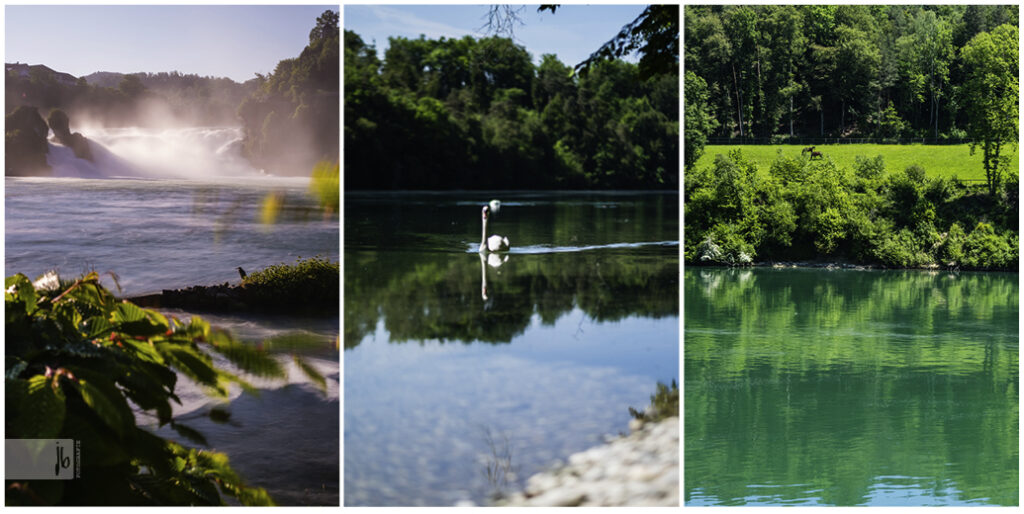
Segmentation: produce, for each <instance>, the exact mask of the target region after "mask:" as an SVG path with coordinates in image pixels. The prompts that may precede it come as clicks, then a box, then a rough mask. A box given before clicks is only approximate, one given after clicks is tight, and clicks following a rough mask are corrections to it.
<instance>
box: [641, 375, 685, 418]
mask: <svg viewBox="0 0 1024 514" xmlns="http://www.w3.org/2000/svg"><path fill="white" fill-rule="evenodd" d="M629 414H630V415H631V416H633V417H634V418H636V419H639V420H642V421H661V420H663V419H665V418H673V417H676V418H677V417H679V385H677V384H676V381H675V380H673V381H672V385H665V384H662V383H661V382H658V386H657V391H655V393H654V394H652V395H651V405H650V406H649V407H647V408H646V409H644V410H642V411H639V410H636V409H634V408H633V407H630V408H629Z"/></svg>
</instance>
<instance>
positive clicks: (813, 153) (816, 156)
mask: <svg viewBox="0 0 1024 514" xmlns="http://www.w3.org/2000/svg"><path fill="white" fill-rule="evenodd" d="M815 158H818V159H824V158H825V157H824V156H822V155H821V152H815V151H812V152H811V159H810V160H812V161H813V160H814V159H815Z"/></svg>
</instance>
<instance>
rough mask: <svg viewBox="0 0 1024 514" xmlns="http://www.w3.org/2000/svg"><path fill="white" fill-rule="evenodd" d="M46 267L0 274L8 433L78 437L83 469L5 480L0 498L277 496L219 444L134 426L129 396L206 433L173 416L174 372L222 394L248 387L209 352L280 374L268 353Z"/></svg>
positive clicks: (60, 501) (107, 501)
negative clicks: (246, 476)
mask: <svg viewBox="0 0 1024 514" xmlns="http://www.w3.org/2000/svg"><path fill="white" fill-rule="evenodd" d="M44 278H46V279H45V280H40V281H37V284H39V285H38V286H36V285H34V284H33V283H31V282H30V281H29V279H28V278H27V277H25V276H24V275H21V274H18V275H14V276H12V277H8V278H7V279H6V282H5V286H6V291H5V293H4V304H5V307H6V325H5V328H6V333H5V335H6V345H5V350H6V359H5V371H6V381H5V393H6V394H5V416H6V419H5V423H6V437H7V438H10V439H15V438H17V439H54V438H60V439H74V440H76V441H80V444H81V448H82V454H83V456H84V458H83V459H82V461H81V475H80V477H79V478H77V479H75V480H74V481H70V482H67V483H66V484H65V483H63V482H57V481H48V480H41V481H33V480H29V481H20V482H14V481H10V480H9V481H8V482H7V484H8V487H7V494H6V502H7V505H24V504H35V505H38V504H44V505H217V504H223V503H224V500H223V498H222V496H229V497H234V498H237V499H238V501H240V502H241V503H242V504H245V505H271V504H273V502H272V500H271V499H270V497H269V496H268V495H267V493H266V491H265V490H263V489H261V488H252V487H248V486H246V485H245V484H244V483H243V482H242V480H241V479H240V477H239V476H238V475H237V474H236V473H235V472H234V471H233V470H232V469H231V467H230V465H229V464H228V458H227V456H225V455H224V454H221V453H216V452H210V451H204V450H197V449H193V448H187V447H185V446H183V445H181V444H178V443H175V442H172V441H169V440H166V439H163V438H160V437H157V436H155V435H153V434H152V433H150V432H148V431H146V430H143V429H142V428H140V427H139V426H138V425H137V424H136V421H135V413H134V412H133V406H134V407H135V408H137V409H140V410H142V411H144V412H145V413H147V414H149V415H152V416H153V417H154V418H155V419H156V420H157V421H158V423H159V424H160V425H161V426H162V425H168V424H169V425H170V427H171V428H173V429H174V430H176V431H177V432H178V433H179V434H180V435H181V436H182V437H184V438H187V439H188V440H191V441H193V442H196V443H198V444H206V443H205V440H204V439H203V436H202V434H200V433H199V432H197V431H195V430H193V429H191V428H189V427H187V426H185V425H182V424H180V423H179V422H178V421H177V420H175V419H174V418H173V417H172V411H171V404H170V402H171V400H174V401H175V402H179V400H178V397H177V396H175V394H174V390H175V384H176V382H177V378H178V376H177V374H176V373H175V372H176V371H177V372H179V373H181V374H184V375H185V376H187V377H189V378H190V379H192V380H193V381H195V382H196V383H198V384H200V385H203V386H206V387H207V388H208V390H209V392H210V394H213V395H216V396H220V397H226V396H227V393H228V386H229V385H230V384H238V385H240V386H242V387H243V388H246V389H248V390H252V386H251V385H249V384H248V383H247V382H246V381H245V380H243V379H242V378H240V377H239V376H236V375H234V374H232V373H229V372H227V371H225V370H223V369H221V368H218V367H216V366H215V365H214V364H213V359H212V356H211V354H210V353H209V352H211V351H212V352H215V353H217V354H219V355H220V356H222V357H224V358H226V359H227V360H228V361H230V362H231V363H233V364H234V365H236V366H238V367H239V368H240V369H242V370H243V371H245V372H248V373H252V374H255V375H258V376H264V377H275V378H280V377H283V376H284V370H283V368H282V367H281V366H280V364H279V363H278V362H277V361H276V360H274V359H273V358H272V357H271V356H269V355H268V354H266V353H264V352H263V351H260V350H256V349H253V348H251V347H249V346H246V345H244V344H242V343H239V342H237V341H235V340H234V339H232V338H231V336H230V335H229V334H227V333H226V332H223V331H219V330H216V329H212V328H211V327H210V325H209V324H207V323H206V322H205V321H203V320H201V319H199V318H192V320H191V321H190V322H189V323H182V322H180V321H179V320H177V319H175V318H173V317H172V318H170V319H168V318H166V317H164V316H163V315H161V314H160V313H158V312H156V311H151V310H147V309H142V308H140V307H138V306H136V305H134V304H131V303H129V302H126V301H125V302H121V301H117V300H116V299H115V298H114V296H113V295H111V294H110V292H109V291H107V290H106V289H104V288H103V286H101V285H100V283H99V276H98V275H97V274H96V273H90V274H88V275H86V276H84V277H82V278H81V279H79V280H76V281H74V282H73V283H72V284H71V285H70V286H69V287H67V288H64V287H61V286H60V282H59V280H57V279H56V277H55V276H53V277H52V278H49V277H44ZM201 343H202V344H201Z"/></svg>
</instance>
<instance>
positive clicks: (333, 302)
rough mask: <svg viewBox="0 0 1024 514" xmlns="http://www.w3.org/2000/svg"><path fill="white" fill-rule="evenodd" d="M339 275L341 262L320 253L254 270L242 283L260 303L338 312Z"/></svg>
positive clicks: (252, 297) (254, 299)
mask: <svg viewBox="0 0 1024 514" xmlns="http://www.w3.org/2000/svg"><path fill="white" fill-rule="evenodd" d="M339 278H340V266H339V264H338V263H336V262H331V261H329V260H327V259H324V258H322V257H319V256H316V257H311V258H309V259H299V261H297V262H296V263H295V264H284V263H281V264H275V265H273V266H268V267H266V268H264V269H262V270H259V271H255V272H253V273H250V274H249V275H248V276H246V277H245V279H243V280H242V286H243V287H244V288H245V290H246V295H247V296H248V298H250V299H252V300H253V301H254V302H256V303H263V304H267V305H274V306H291V308H293V309H295V310H305V311H318V312H337V310H338V302H339V300H340V298H339V295H338V290H339V288H338V284H339Z"/></svg>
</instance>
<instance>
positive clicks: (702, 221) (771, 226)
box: [683, 152, 1020, 271]
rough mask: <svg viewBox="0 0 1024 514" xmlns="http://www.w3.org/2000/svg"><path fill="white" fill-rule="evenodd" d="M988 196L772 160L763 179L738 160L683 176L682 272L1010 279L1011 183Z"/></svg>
mask: <svg viewBox="0 0 1024 514" xmlns="http://www.w3.org/2000/svg"><path fill="white" fill-rule="evenodd" d="M993 181H994V182H993V186H992V189H991V190H990V189H988V188H977V187H968V186H965V185H963V184H961V183H959V182H957V181H953V180H948V179H945V178H942V177H936V178H928V175H927V172H926V170H925V169H924V168H922V167H921V166H909V167H907V168H905V169H890V168H889V167H888V165H887V164H886V161H885V159H884V158H883V157H882V156H879V157H877V158H873V159H858V160H856V162H855V164H853V165H852V166H842V165H840V164H837V163H835V162H832V161H826V160H814V161H811V160H806V159H801V158H798V157H792V158H787V157H785V156H782V155H779V156H778V157H777V158H776V159H775V161H773V162H772V164H771V167H770V169H769V170H768V172H767V173H764V172H761V171H759V170H758V167H757V165H756V164H755V163H753V162H751V161H750V160H748V159H746V158H745V157H744V154H743V153H742V152H735V153H732V154H730V155H728V156H719V157H718V158H716V160H715V161H714V164H713V165H712V166H706V167H703V168H701V167H696V168H695V169H693V170H691V171H690V172H688V173H687V175H686V195H685V198H684V200H683V201H684V204H685V206H686V213H685V218H684V219H685V223H686V226H685V233H686V241H685V245H684V249H683V253H684V257H685V261H686V262H687V263H706V264H722V265H749V264H752V263H753V262H755V261H772V260H778V259H786V260H791V261H794V262H815V261H822V262H828V261H838V262H841V261H852V262H854V263H870V264H872V265H877V266H879V267H884V268H886V269H893V268H896V269H940V268H948V269H958V268H959V269H961V270H980V271H984V270H1015V269H1017V268H1018V265H1019V255H1018V253H1019V250H1018V249H1019V246H1020V243H1019V208H1018V184H1019V180H1018V178H1017V175H1016V173H1007V174H1005V176H1004V177H1002V180H997V179H996V178H994V179H993Z"/></svg>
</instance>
